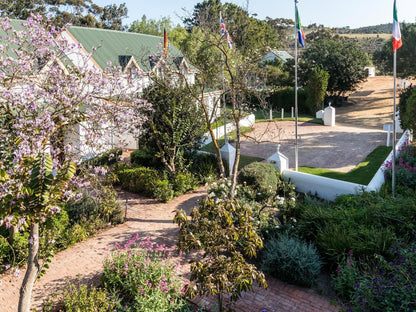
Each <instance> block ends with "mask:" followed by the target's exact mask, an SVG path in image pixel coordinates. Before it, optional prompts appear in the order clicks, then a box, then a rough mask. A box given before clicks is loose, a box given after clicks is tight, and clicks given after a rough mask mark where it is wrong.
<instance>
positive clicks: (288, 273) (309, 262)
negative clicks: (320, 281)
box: [262, 235, 322, 287]
mask: <svg viewBox="0 0 416 312" xmlns="http://www.w3.org/2000/svg"><path fill="white" fill-rule="evenodd" d="M263 254H264V256H263V262H262V270H264V271H265V272H269V273H270V274H272V275H273V276H275V277H277V278H279V279H281V280H283V281H286V282H289V283H293V284H296V285H300V286H308V287H310V286H312V285H314V284H315V282H316V279H317V277H318V275H319V273H320V270H321V266H322V262H321V260H320V259H319V256H318V253H317V251H316V248H315V247H314V246H313V245H311V244H308V243H305V242H302V241H300V240H298V239H295V238H291V237H288V236H286V235H281V236H280V237H279V238H272V239H270V240H269V241H268V242H266V244H265V245H264V250H263Z"/></svg>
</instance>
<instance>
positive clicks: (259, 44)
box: [184, 0, 279, 56]
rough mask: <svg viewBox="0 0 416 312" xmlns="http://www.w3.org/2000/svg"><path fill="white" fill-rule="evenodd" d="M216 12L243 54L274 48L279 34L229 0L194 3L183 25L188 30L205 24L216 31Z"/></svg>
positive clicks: (207, 0) (261, 52) (205, 0)
mask: <svg viewBox="0 0 416 312" xmlns="http://www.w3.org/2000/svg"><path fill="white" fill-rule="evenodd" d="M220 11H221V12H222V18H223V20H224V21H225V23H226V24H227V30H228V31H229V33H230V35H231V38H232V39H233V42H234V44H235V46H236V47H237V49H239V51H240V52H241V53H242V54H243V55H245V56H248V55H250V54H253V53H255V52H260V54H263V53H264V52H265V50H266V47H268V46H270V47H272V48H276V43H277V42H278V41H279V40H278V37H279V34H278V32H277V31H276V30H275V29H273V27H272V26H271V25H270V24H269V23H267V22H266V21H263V20H260V19H257V18H255V17H254V16H250V15H249V13H248V11H247V10H246V9H244V8H241V7H240V6H238V5H236V4H233V3H229V2H227V3H224V4H222V3H221V1H219V0H204V1H203V2H200V3H197V4H196V5H195V7H194V10H193V12H192V16H191V17H189V18H185V19H184V24H185V27H186V28H187V30H188V31H190V30H193V29H194V28H197V27H205V28H208V29H209V30H210V31H211V32H219V31H218V17H219V13H220Z"/></svg>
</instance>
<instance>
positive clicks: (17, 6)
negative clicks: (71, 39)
mask: <svg viewBox="0 0 416 312" xmlns="http://www.w3.org/2000/svg"><path fill="white" fill-rule="evenodd" d="M30 14H40V15H42V16H43V17H44V18H51V20H52V22H53V23H54V24H55V25H56V26H59V27H63V26H65V25H66V24H68V23H70V24H72V25H77V26H86V27H98V28H106V29H114V30H123V29H124V27H123V26H122V20H123V19H124V18H126V17H127V7H126V5H125V4H124V3H122V4H120V5H118V6H117V5H115V4H109V5H106V6H104V7H101V6H99V5H97V4H94V3H93V2H92V0H77V1H74V0H23V1H20V0H19V1H12V2H11V3H10V2H9V1H1V2H0V16H3V17H4V16H7V17H9V18H16V19H23V20H26V19H27V18H28V17H29V16H30ZM51 16H52V17H51Z"/></svg>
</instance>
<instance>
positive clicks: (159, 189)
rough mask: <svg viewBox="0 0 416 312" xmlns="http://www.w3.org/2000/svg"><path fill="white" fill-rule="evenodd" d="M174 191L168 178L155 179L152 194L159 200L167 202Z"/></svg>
mask: <svg viewBox="0 0 416 312" xmlns="http://www.w3.org/2000/svg"><path fill="white" fill-rule="evenodd" d="M173 195H174V191H173V189H172V184H171V183H170V182H169V180H157V181H156V185H155V187H154V190H153V196H154V197H155V198H156V199H159V200H160V201H162V202H164V203H167V202H168V201H170V200H171V199H172V198H173Z"/></svg>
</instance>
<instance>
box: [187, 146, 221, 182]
mask: <svg viewBox="0 0 416 312" xmlns="http://www.w3.org/2000/svg"><path fill="white" fill-rule="evenodd" d="M185 158H186V159H190V163H191V164H190V167H189V171H190V172H192V174H193V175H194V176H195V177H197V179H198V181H201V182H202V183H205V182H208V181H211V180H217V178H218V177H219V172H218V164H217V157H215V155H214V154H210V153H192V154H190V155H189V154H185Z"/></svg>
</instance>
